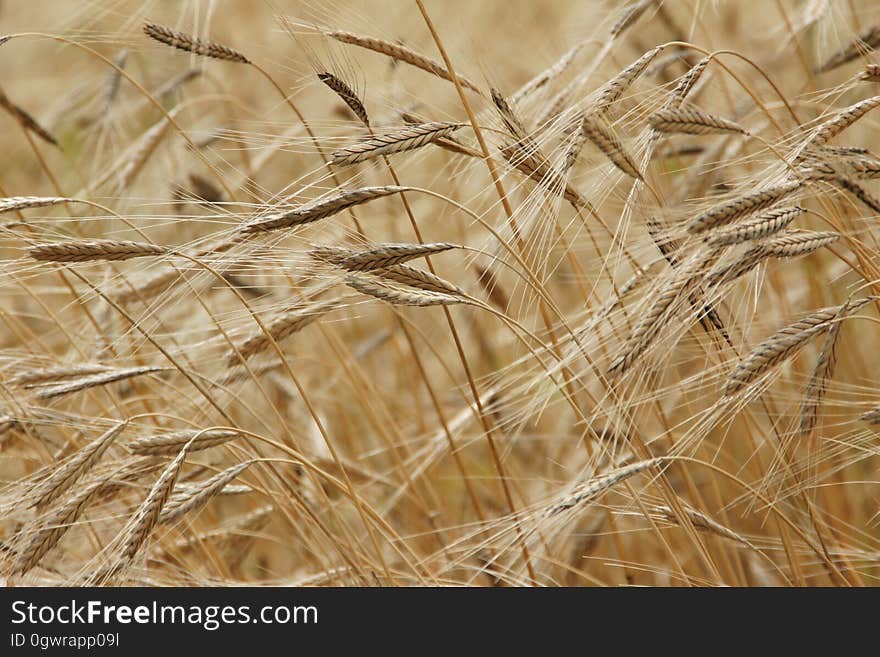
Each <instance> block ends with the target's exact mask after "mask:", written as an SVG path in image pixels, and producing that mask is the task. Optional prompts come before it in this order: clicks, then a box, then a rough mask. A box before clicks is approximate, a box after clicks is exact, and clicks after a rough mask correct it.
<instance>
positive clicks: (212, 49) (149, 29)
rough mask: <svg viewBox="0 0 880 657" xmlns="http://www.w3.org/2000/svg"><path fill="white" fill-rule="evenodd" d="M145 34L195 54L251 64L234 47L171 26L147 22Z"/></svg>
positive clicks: (167, 44)
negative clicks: (194, 35) (199, 37)
mask: <svg viewBox="0 0 880 657" xmlns="http://www.w3.org/2000/svg"><path fill="white" fill-rule="evenodd" d="M144 34H146V35H147V36H148V37H150V38H151V39H155V40H156V41H158V42H159V43H164V44H165V45H166V46H171V47H172V48H177V49H179V50H184V51H186V52H191V53H193V54H195V55H201V56H202V57H210V58H212V59H223V60H226V61H230V62H239V63H242V64H250V61H249V60H248V58H247V57H245V56H244V55H242V54H241V53H240V52H238V51H236V50H233V49H232V48H229V47H227V46H224V45H221V44H219V43H215V42H213V41H203V40H201V39H196V38H195V37H193V36H192V35H189V34H185V33H183V32H178V31H176V30H172V29H171V28H169V27H164V26H162V25H157V24H156V23H145V24H144Z"/></svg>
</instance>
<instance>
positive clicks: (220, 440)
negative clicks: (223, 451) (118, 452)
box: [126, 429, 241, 456]
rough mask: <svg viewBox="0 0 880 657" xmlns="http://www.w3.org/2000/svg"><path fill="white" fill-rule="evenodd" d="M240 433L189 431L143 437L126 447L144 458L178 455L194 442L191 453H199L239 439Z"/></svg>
mask: <svg viewBox="0 0 880 657" xmlns="http://www.w3.org/2000/svg"><path fill="white" fill-rule="evenodd" d="M239 436H241V434H240V433H239V432H238V431H231V430H229V429H207V430H205V429H201V430H199V429H187V430H184V431H176V432H174V433H165V434H158V435H155V436H142V437H141V438H137V439H136V440H132V441H131V442H130V443H128V444H127V445H126V447H128V449H129V450H130V451H131V452H132V453H134V454H139V455H142V456H170V455H172V454H177V452H179V451H180V449H181V447H183V446H184V445H186V444H187V443H189V442H190V441H192V444H191V445H190V447H189V451H190V452H197V451H200V450H203V449H208V448H209V447H216V446H217V445H222V444H224V443H227V442H229V441H230V440H232V439H234V438H238V437H239Z"/></svg>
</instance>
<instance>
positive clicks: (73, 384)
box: [37, 365, 173, 399]
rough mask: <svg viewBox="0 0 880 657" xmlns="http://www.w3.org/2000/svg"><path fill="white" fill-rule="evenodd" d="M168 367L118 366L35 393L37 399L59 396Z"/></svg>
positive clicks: (163, 369)
mask: <svg viewBox="0 0 880 657" xmlns="http://www.w3.org/2000/svg"><path fill="white" fill-rule="evenodd" d="M169 369H173V368H168V367H162V366H160V365H145V366H140V367H128V368H120V369H113V370H109V371H107V372H99V373H98V374H93V375H91V376H85V377H82V378H80V379H74V380H73V381H69V382H67V383H60V384H58V385H54V386H49V387H47V388H46V389H44V390H41V391H40V392H39V393H37V399H53V398H55V397H61V396H62V395H69V394H70V393H73V392H79V391H80V390H86V389H88V388H94V387H96V386H102V385H106V384H108V383H114V382H116V381H123V380H125V379H130V378H132V377H135V376H141V375H143V374H152V373H153V372H167V371H168V370H169Z"/></svg>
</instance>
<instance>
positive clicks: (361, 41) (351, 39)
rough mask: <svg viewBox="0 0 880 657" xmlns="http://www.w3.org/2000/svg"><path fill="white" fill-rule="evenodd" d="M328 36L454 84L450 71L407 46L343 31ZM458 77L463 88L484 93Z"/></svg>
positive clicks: (336, 31) (335, 31)
mask: <svg viewBox="0 0 880 657" xmlns="http://www.w3.org/2000/svg"><path fill="white" fill-rule="evenodd" d="M326 34H327V36H328V37H330V38H331V39H335V40H336V41H339V42H341V43H347V44H349V45H352V46H358V47H360V48H366V49H367V50H372V51H373V52H377V53H379V54H382V55H386V56H388V57H391V58H392V59H394V60H397V61H401V62H404V63H406V64H409V65H410V66H414V67H415V68H419V69H421V70H423V71H425V72H426V73H430V74H431V75H434V76H437V77H438V78H441V79H443V80H447V81H449V82H452V76H451V75H449V71H448V70H446V67H445V66H443V64H441V63H440V62H438V61H436V60H434V59H431V58H429V57H425V56H424V55H420V54H419V53H417V52H415V51H414V50H410V49H409V48H407V47H405V46H401V45H399V44H396V43H390V42H388V41H385V40H383V39H377V38H375V37H369V36H361V35H358V34H353V33H351V32H344V31H342V30H333V31H331V32H327V33H326ZM456 77H457V78H458V81H459V82H460V83H461V86H463V87H467V88H468V89H470V90H471V91H476V92H477V93H478V94H479V93H482V92H481V91H480V87H479V86H478V85H477V84H475V83H474V82H471V81H470V80H468V79H467V78H465V77H462V76H461V75H458V74H456Z"/></svg>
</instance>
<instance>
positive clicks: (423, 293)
mask: <svg viewBox="0 0 880 657" xmlns="http://www.w3.org/2000/svg"><path fill="white" fill-rule="evenodd" d="M345 283H346V285H348V286H349V287H351V288H352V289H354V290H357V291H358V292H360V293H362V294H366V295H368V296H371V297H374V298H376V299H380V300H382V301H386V302H388V303H390V304H392V305H398V306H449V305H454V304H459V303H467V299H465V298H463V297H460V296H456V295H452V294H446V293H442V292H432V291H427V290H424V289H418V288H414V287H400V286H398V285H389V284H388V283H385V282H383V281H382V279H381V278H379V277H377V276H373V275H368V274H352V275H350V276H348V277H347V278H346V279H345Z"/></svg>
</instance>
